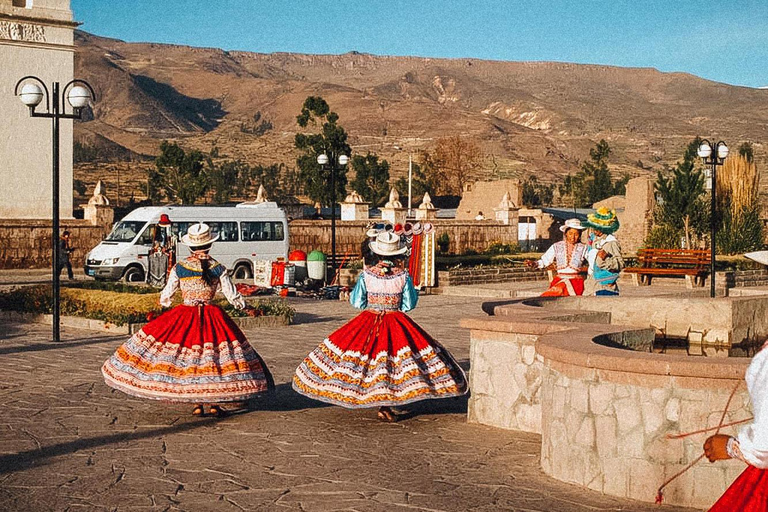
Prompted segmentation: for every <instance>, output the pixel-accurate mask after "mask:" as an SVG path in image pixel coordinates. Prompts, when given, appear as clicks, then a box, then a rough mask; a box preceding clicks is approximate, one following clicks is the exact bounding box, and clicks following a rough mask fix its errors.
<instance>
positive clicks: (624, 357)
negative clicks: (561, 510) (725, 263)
mask: <svg viewBox="0 0 768 512" xmlns="http://www.w3.org/2000/svg"><path fill="white" fill-rule="evenodd" d="M601 300H602V301H603V302H610V301H607V300H606V299H600V298H594V299H593V301H601ZM723 300H724V301H729V300H730V299H719V301H723ZM678 302H679V301H678ZM526 303H527V304H530V305H526ZM535 304H537V300H535V299H534V300H530V299H529V300H526V301H525V303H524V302H522V301H520V302H517V303H515V304H509V305H504V306H498V307H496V312H503V313H505V314H503V315H499V316H495V317H483V318H476V319H474V318H473V319H465V320H463V321H462V325H463V326H464V327H467V328H469V329H470V331H471V335H470V340H471V341H470V343H471V348H470V359H471V370H470V372H471V373H470V382H471V387H472V396H471V398H470V402H469V413H468V418H469V421H471V422H477V423H483V424H486V425H493V426H496V427H501V428H508V429H515V430H523V431H527V432H536V433H540V434H541V436H542V446H541V464H542V469H543V470H544V471H545V472H546V473H547V474H549V475H550V476H552V477H554V478H557V479H559V480H562V481H565V482H569V483H573V484H576V485H581V486H583V487H585V488H589V489H593V490H595V491H598V492H602V493H606V494H610V495H614V496H619V497H623V498H631V499H637V500H641V501H653V500H654V498H655V496H656V490H657V488H658V487H659V486H660V485H661V484H662V482H664V480H666V479H667V478H668V477H670V476H672V475H673V474H675V473H677V472H678V471H679V470H681V469H682V468H683V467H685V466H686V465H687V464H689V463H690V462H692V461H693V460H695V459H696V458H697V457H698V456H699V455H700V454H701V451H702V448H701V447H702V443H703V441H704V439H706V434H700V435H696V436H691V437H688V438H685V439H681V440H676V439H668V438H667V434H673V433H680V432H688V431H693V430H699V429H701V428H705V427H711V426H715V425H717V424H718V422H719V421H720V417H721V416H722V415H723V411H724V409H725V405H726V402H727V401H728V398H729V396H730V394H731V392H732V390H733V389H734V387H735V386H736V385H737V384H738V383H741V382H743V378H744V371H745V369H746V366H747V365H748V363H749V360H748V359H744V358H723V359H713V358H706V357H698V358H696V357H687V356H675V355H662V354H654V353H650V352H647V351H646V352H639V351H634V350H630V349H628V348H627V347H630V346H634V347H646V350H647V347H648V345H649V344H650V342H651V340H652V339H653V336H654V329H651V328H647V327H639V326H638V327H628V326H620V325H612V324H611V323H610V321H611V313H610V312H609V311H586V310H569V309H565V308H563V309H554V310H553V309H550V308H542V307H535ZM538 304H540V302H539V303H538ZM584 307H585V308H586V305H585V306H584ZM638 308H642V306H638ZM646 326H647V324H646ZM596 340H597V341H600V343H597V342H596ZM748 402H749V400H748V395H747V393H746V389H745V388H744V387H743V386H742V387H740V388H739V389H738V391H737V392H736V395H735V396H734V398H733V400H732V401H731V403H730V406H729V408H728V412H727V413H726V414H725V422H729V421H736V420H741V419H745V418H748V417H750V416H751V412H750V410H749V404H748ZM723 433H727V434H733V433H734V429H733V428H726V429H723ZM743 469H744V464H743V463H741V462H738V461H724V462H718V463H716V464H710V463H708V462H706V463H700V464H699V465H697V466H695V467H694V468H693V469H691V470H690V471H688V472H686V473H685V474H683V475H682V476H681V477H680V478H678V479H676V480H675V481H674V482H673V483H672V484H670V485H669V486H668V487H667V488H666V490H665V503H670V504H676V505H683V506H691V507H700V508H706V507H709V506H711V505H712V504H713V503H714V502H715V501H716V500H717V498H718V497H719V496H720V495H721V494H722V493H723V492H724V491H725V489H726V488H727V487H728V485H729V484H730V483H731V482H732V481H733V480H734V479H735V478H736V477H737V476H738V474H739V473H740V472H741V471H743Z"/></svg>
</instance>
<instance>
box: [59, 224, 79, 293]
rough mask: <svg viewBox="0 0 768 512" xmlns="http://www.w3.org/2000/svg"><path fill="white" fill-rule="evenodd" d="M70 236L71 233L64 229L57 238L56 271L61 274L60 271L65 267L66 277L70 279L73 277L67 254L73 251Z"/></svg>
mask: <svg viewBox="0 0 768 512" xmlns="http://www.w3.org/2000/svg"><path fill="white" fill-rule="evenodd" d="M70 236H71V234H70V232H69V231H64V232H63V233H62V234H61V237H60V238H59V262H58V269H57V272H58V273H59V275H61V271H62V270H64V267H66V268H67V278H69V280H70V281H72V280H73V279H74V278H75V275H74V274H73V273H72V262H71V261H70V259H69V255H70V254H72V253H73V252H75V249H74V248H73V247H72V241H71V238H70Z"/></svg>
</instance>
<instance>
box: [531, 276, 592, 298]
mask: <svg viewBox="0 0 768 512" xmlns="http://www.w3.org/2000/svg"><path fill="white" fill-rule="evenodd" d="M566 282H570V285H571V288H573V293H571V292H570V290H569V289H568V285H567V284H566ZM582 293H584V278H582V277H572V278H566V279H563V278H562V277H560V276H555V278H554V279H553V280H552V282H551V283H549V289H548V290H547V291H545V292H544V293H542V294H541V296H542V297H569V296H571V295H581V294H582Z"/></svg>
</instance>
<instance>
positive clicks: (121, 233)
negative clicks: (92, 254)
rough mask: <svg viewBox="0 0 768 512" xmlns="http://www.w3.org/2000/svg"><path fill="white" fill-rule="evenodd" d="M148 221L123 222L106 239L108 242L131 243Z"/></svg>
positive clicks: (116, 225)
mask: <svg viewBox="0 0 768 512" xmlns="http://www.w3.org/2000/svg"><path fill="white" fill-rule="evenodd" d="M146 223H147V222H146V221H141V220H123V221H120V222H118V223H117V224H115V227H114V228H112V232H111V233H110V234H109V236H107V238H105V240H106V241H107V242H131V241H133V239H134V238H136V235H138V234H139V231H141V228H143V227H144V225H145V224H146Z"/></svg>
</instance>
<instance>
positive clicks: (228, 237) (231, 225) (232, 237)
mask: <svg viewBox="0 0 768 512" xmlns="http://www.w3.org/2000/svg"><path fill="white" fill-rule="evenodd" d="M207 224H208V225H209V226H210V227H211V234H212V235H213V236H216V235H217V234H218V235H219V239H218V241H219V242H237V222H208V223H207Z"/></svg>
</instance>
